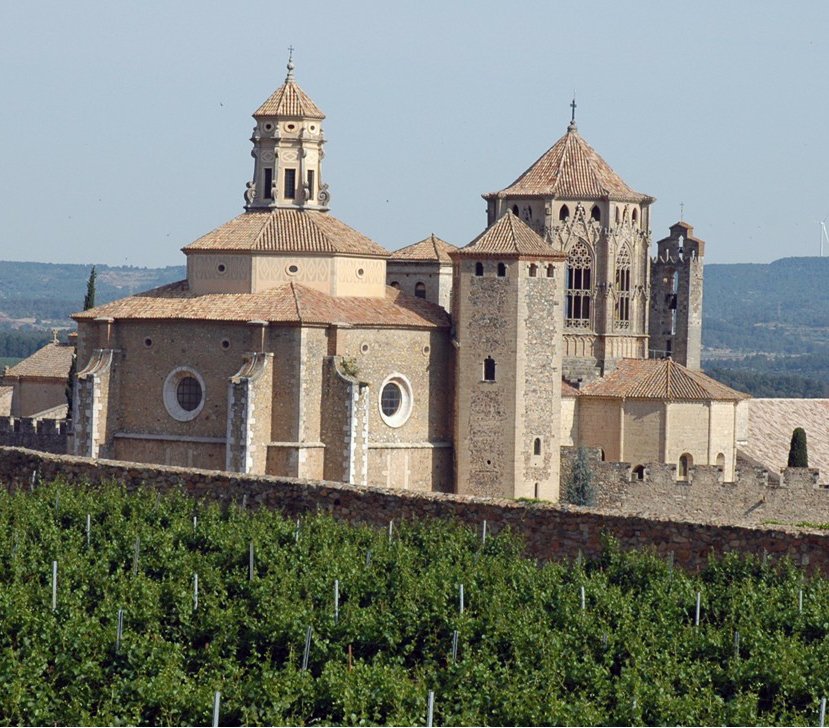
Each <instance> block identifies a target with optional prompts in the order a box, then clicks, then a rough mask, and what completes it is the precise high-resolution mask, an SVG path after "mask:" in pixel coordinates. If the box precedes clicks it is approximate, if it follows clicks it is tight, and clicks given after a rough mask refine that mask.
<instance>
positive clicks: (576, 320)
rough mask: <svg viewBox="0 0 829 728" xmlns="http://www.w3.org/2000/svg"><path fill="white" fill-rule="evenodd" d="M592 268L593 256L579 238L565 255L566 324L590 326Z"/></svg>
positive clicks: (581, 326)
mask: <svg viewBox="0 0 829 728" xmlns="http://www.w3.org/2000/svg"><path fill="white" fill-rule="evenodd" d="M592 268H593V256H592V255H591V254H590V248H588V246H587V244H586V243H585V242H584V241H582V240H579V241H578V242H577V243H576V244H575V245H574V246H573V247H572V248H571V249H570V253H569V255H568V256H567V309H566V311H565V316H566V319H567V320H566V325H567V326H570V327H573V328H590V300H591V297H592V281H591V270H592Z"/></svg>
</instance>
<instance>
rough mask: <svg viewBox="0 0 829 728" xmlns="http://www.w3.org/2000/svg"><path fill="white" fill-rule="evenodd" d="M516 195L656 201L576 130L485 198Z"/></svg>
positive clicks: (568, 129) (569, 128)
mask: <svg viewBox="0 0 829 728" xmlns="http://www.w3.org/2000/svg"><path fill="white" fill-rule="evenodd" d="M513 195H526V196H530V197H533V196H543V197H555V198H558V199H574V200H585V199H597V198H609V199H613V200H619V201H622V202H646V203H650V202H653V200H654V198H653V197H650V196H648V195H643V194H642V193H640V192H635V191H634V190H632V189H631V188H630V187H628V186H627V184H625V182H624V180H622V178H621V177H620V176H619V175H618V174H616V172H614V171H613V170H612V169H611V167H610V165H609V164H608V163H607V162H605V161H604V159H602V158H601V157H600V156H599V154H598V153H597V152H596V150H595V149H593V147H591V146H590V145H589V144H588V143H587V142H586V141H584V139H582V137H581V135H580V134H579V133H578V130H577V129H576V125H575V123H571V124H570V126H569V127H568V128H567V133H566V134H565V135H564V136H563V137H561V139H559V140H558V141H557V142H556V143H555V144H553V146H552V147H550V149H548V150H547V151H546V152H544V154H543V155H541V157H540V158H539V159H538V161H536V162H535V163H534V164H533V165H532V166H531V167H530V168H529V169H528V170H527V171H526V172H524V173H523V174H522V175H521V176H520V177H519V178H518V179H517V180H515V182H513V183H512V184H511V185H510V186H509V187H507V188H505V189H503V190H501V191H500V192H491V193H489V194H487V195H484V198H486V199H488V198H492V197H506V196H513Z"/></svg>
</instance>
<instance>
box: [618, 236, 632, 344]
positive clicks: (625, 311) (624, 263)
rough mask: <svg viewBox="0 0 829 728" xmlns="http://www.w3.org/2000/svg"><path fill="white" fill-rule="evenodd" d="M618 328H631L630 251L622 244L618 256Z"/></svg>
mask: <svg viewBox="0 0 829 728" xmlns="http://www.w3.org/2000/svg"><path fill="white" fill-rule="evenodd" d="M614 319H615V321H616V328H617V329H628V328H630V251H629V250H628V248H627V246H626V245H624V246H622V249H621V250H620V251H619V254H618V255H617V256H616V309H615V313H614Z"/></svg>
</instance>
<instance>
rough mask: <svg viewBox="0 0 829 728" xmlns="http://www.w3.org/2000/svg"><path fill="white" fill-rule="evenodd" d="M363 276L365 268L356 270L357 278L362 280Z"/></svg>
mask: <svg viewBox="0 0 829 728" xmlns="http://www.w3.org/2000/svg"><path fill="white" fill-rule="evenodd" d="M365 274H366V271H365V268H357V278H362V277H363V276H364V275H365Z"/></svg>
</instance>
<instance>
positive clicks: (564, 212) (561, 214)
mask: <svg viewBox="0 0 829 728" xmlns="http://www.w3.org/2000/svg"><path fill="white" fill-rule="evenodd" d="M568 217H570V208H569V207H567V205H562V206H561V209H559V211H558V219H559V220H562V221H563V220H566V219H567V218H568Z"/></svg>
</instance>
